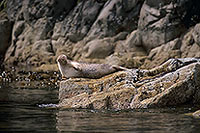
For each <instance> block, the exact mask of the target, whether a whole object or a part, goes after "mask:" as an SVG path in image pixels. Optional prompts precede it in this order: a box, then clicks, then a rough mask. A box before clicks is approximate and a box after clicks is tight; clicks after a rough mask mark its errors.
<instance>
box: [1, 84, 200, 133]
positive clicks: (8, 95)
mask: <svg viewBox="0 0 200 133" xmlns="http://www.w3.org/2000/svg"><path fill="white" fill-rule="evenodd" d="M57 97H58V88H54V89H53V88H46V89H34V88H32V89H26V88H23V89H20V88H18V89H16V88H10V87H1V89H0V132H16V131H24V132H64V131H68V132H73V131H75V132H120V131H121V132H135V133H143V132H148V133H149V132H152V133H155V132H158V133H162V132H192V133H193V132H198V131H200V126H199V124H200V119H195V118H193V117H191V116H187V115H184V114H185V113H188V112H193V111H195V110H196V109H194V108H189V107H182V108H168V109H145V110H129V111H106V110H86V109H79V110H74V109H65V110H61V109H60V110H59V109H55V108H49V106H54V105H55V104H54V103H57V102H58V100H57Z"/></svg>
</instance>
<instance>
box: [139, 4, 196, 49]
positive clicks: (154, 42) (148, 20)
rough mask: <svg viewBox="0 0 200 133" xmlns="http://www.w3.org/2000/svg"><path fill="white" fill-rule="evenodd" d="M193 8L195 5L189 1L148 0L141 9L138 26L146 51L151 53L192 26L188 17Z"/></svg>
mask: <svg viewBox="0 0 200 133" xmlns="http://www.w3.org/2000/svg"><path fill="white" fill-rule="evenodd" d="M197 5H198V4H197ZM197 5H196V6H197ZM193 8H195V5H194V3H193V1H189V0H182V1H179V2H174V1H166V0H158V1H156V0H146V1H145V3H144V4H143V6H142V9H141V12H140V19H139V24H138V29H139V31H140V32H139V33H140V35H141V37H142V44H143V46H144V47H145V49H146V50H147V51H150V50H151V49H153V48H155V47H157V46H160V45H162V44H165V43H167V42H169V41H171V40H173V39H175V38H177V37H179V36H180V35H181V33H183V32H184V31H186V30H187V26H188V25H189V24H190V21H189V20H188V18H187V17H186V16H187V15H189V14H190V13H191V12H190V11H191V10H193ZM190 15H191V16H192V15H194V14H190ZM186 21H187V23H186Z"/></svg>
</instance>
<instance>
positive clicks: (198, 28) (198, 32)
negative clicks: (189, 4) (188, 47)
mask: <svg viewBox="0 0 200 133" xmlns="http://www.w3.org/2000/svg"><path fill="white" fill-rule="evenodd" d="M192 36H193V38H194V41H195V43H196V44H198V45H199V46H200V24H197V25H195V27H194V31H193V33H192Z"/></svg>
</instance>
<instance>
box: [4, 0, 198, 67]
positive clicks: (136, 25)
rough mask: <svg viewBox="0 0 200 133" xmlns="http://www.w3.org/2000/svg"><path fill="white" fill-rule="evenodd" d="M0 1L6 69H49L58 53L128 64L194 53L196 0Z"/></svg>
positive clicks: (143, 64) (144, 64)
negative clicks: (3, 5)
mask: <svg viewBox="0 0 200 133" xmlns="http://www.w3.org/2000/svg"><path fill="white" fill-rule="evenodd" d="M3 4H6V6H5V9H4V10H3V11H1V13H0V14H1V15H0V16H1V19H0V35H1V38H0V56H1V61H2V60H3V64H4V67H5V69H7V70H9V69H11V68H13V67H15V69H16V70H25V71H30V70H31V71H47V70H49V71H52V70H53V71H54V70H56V69H57V67H56V65H54V64H56V61H55V59H56V57H57V56H58V55H60V54H61V53H64V54H67V55H68V56H69V57H71V58H73V59H75V60H81V61H86V62H98V63H110V64H117V65H121V66H126V67H129V68H133V67H141V68H153V67H155V66H157V65H160V64H161V63H163V62H164V61H166V60H167V59H169V58H176V57H179V58H185V57H200V40H199V38H200V37H199V32H200V31H199V27H200V25H199V24H198V23H199V20H200V9H199V8H198V7H199V6H200V2H199V1H198V0H182V1H178V0H167V1H166V0H67V1H62V0H35V1H32V0H24V1H20V0H4V1H3ZM1 8H2V7H1ZM1 10H2V9H1ZM2 16H3V17H2Z"/></svg>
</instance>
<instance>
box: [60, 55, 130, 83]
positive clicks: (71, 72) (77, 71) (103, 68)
mask: <svg viewBox="0 0 200 133" xmlns="http://www.w3.org/2000/svg"><path fill="white" fill-rule="evenodd" d="M57 62H58V67H59V70H60V72H61V74H62V78H63V79H68V78H91V79H97V78H101V77H103V76H105V75H108V74H111V73H114V72H117V71H120V70H121V71H122V70H127V68H124V67H121V66H117V65H108V64H89V63H80V62H75V61H71V60H70V59H68V58H67V56H66V55H64V54H62V55H60V56H58V58H57Z"/></svg>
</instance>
